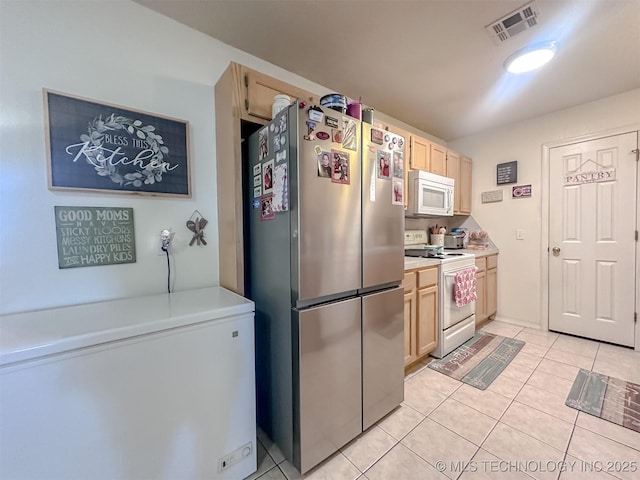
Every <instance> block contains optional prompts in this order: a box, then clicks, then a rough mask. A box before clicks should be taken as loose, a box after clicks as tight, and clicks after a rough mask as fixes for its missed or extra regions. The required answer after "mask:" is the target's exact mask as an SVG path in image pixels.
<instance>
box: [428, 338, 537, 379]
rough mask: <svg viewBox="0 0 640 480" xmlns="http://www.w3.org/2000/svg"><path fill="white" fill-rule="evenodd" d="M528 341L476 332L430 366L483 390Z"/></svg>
mask: <svg viewBox="0 0 640 480" xmlns="http://www.w3.org/2000/svg"><path fill="white" fill-rule="evenodd" d="M524 344H525V342H523V341H522V340H516V339H514V338H507V337H501V336H500V335H494V334H493V333H486V332H477V333H476V334H475V335H474V336H473V338H471V339H469V340H467V341H466V342H465V343H464V344H462V345H460V346H459V347H458V348H456V349H455V350H454V351H453V352H451V353H450V354H449V355H447V356H446V357H444V358H442V359H440V360H434V361H432V362H431V363H429V365H428V367H429V368H432V369H433V370H436V371H438V372H440V373H444V374H445V375H448V376H449V377H452V378H455V379H456V380H460V381H461V382H464V383H467V384H469V385H471V386H472V387H476V388H479V389H480V390H484V389H486V388H487V387H488V386H489V385H491V382H493V381H494V380H495V379H496V378H497V377H498V375H500V373H501V372H502V371H503V370H504V369H505V368H506V367H507V366H508V365H509V363H510V362H511V360H513V359H514V357H515V356H516V355H517V354H518V352H519V351H520V350H521V349H522V347H523V346H524Z"/></svg>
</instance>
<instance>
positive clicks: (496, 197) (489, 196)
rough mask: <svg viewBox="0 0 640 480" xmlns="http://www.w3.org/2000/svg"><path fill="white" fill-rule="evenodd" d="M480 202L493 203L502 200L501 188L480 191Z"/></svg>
mask: <svg viewBox="0 0 640 480" xmlns="http://www.w3.org/2000/svg"><path fill="white" fill-rule="evenodd" d="M480 196H481V197H482V203H493V202H501V201H502V190H492V191H491V192H482V193H481V194H480Z"/></svg>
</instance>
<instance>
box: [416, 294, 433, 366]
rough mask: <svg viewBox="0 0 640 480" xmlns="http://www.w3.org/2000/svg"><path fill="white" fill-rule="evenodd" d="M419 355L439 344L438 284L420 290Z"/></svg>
mask: <svg viewBox="0 0 640 480" xmlns="http://www.w3.org/2000/svg"><path fill="white" fill-rule="evenodd" d="M416 335H417V340H418V348H417V353H418V357H421V356H423V355H426V354H427V353H429V352H431V351H433V350H434V349H435V348H436V347H437V346H438V286H437V285H434V286H432V287H429V288H423V289H420V290H418V322H417V334H416Z"/></svg>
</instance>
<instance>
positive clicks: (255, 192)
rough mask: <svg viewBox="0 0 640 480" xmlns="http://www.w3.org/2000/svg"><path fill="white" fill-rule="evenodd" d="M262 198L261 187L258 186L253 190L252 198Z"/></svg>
mask: <svg viewBox="0 0 640 480" xmlns="http://www.w3.org/2000/svg"><path fill="white" fill-rule="evenodd" d="M261 196H262V187H260V186H258V187H255V188H254V189H253V198H260V197H261Z"/></svg>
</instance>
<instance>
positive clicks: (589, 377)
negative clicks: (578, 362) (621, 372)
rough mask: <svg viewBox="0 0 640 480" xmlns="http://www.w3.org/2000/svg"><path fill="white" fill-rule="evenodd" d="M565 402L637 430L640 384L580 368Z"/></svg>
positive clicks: (639, 425)
mask: <svg viewBox="0 0 640 480" xmlns="http://www.w3.org/2000/svg"><path fill="white" fill-rule="evenodd" d="M565 404H566V405H567V406H569V407H571V408H575V409H576V410H580V411H581V412H585V413H588V414H590V415H593V416H596V417H600V418H602V419H604V420H608V421H610V422H613V423H616V424H618V425H621V426H623V427H626V428H630V429H631V430H635V431H636V432H640V385H638V384H637V383H632V382H627V381H625V380H620V379H619V378H615V377H609V376H607V375H603V374H601V373H596V372H590V371H589V370H583V369H580V371H579V372H578V375H577V376H576V379H575V381H574V382H573V386H572V387H571V391H570V392H569V396H568V397H567V401H566V402H565Z"/></svg>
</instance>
